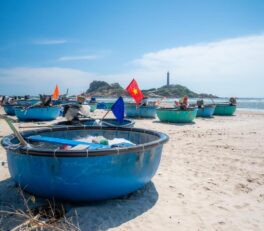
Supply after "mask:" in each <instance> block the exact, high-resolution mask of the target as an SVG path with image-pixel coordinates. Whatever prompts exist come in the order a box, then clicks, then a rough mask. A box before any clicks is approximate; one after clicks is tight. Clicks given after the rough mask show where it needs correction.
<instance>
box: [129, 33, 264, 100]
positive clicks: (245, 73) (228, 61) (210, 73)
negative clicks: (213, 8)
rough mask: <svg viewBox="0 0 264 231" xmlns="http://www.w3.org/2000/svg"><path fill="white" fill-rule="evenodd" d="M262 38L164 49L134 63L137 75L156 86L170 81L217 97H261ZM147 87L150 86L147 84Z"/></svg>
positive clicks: (262, 36) (263, 44)
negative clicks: (166, 79) (168, 76)
mask: <svg viewBox="0 0 264 231" xmlns="http://www.w3.org/2000/svg"><path fill="white" fill-rule="evenodd" d="M263 60H264V35H263V34H262V35H257V36H249V37H240V38H234V39H226V40H223V41H218V42H212V43H207V44H197V45H191V46H185V47H177V48H171V49H164V50H161V51H157V52H151V53H147V54H144V55H143V56H142V57H141V58H139V59H137V60H135V61H134V62H133V63H134V65H136V67H137V71H136V73H137V74H136V75H137V76H139V78H141V76H142V77H143V78H144V82H147V81H148V79H149V80H150V79H151V84H155V85H156V86H159V85H162V84H164V83H165V76H166V72H167V71H168V70H169V71H170V73H171V82H172V83H180V84H183V85H186V86H188V87H189V88H191V89H193V90H196V91H198V92H209V93H213V94H216V95H220V96H225V95H226V96H230V95H237V96H256V97H257V96H262V97H263V96H264V93H263V90H262V86H263V85H264V79H263V77H264V65H263ZM148 85H149V84H148Z"/></svg>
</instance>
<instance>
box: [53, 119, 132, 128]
mask: <svg viewBox="0 0 264 231" xmlns="http://www.w3.org/2000/svg"><path fill="white" fill-rule="evenodd" d="M98 123H99V124H98ZM81 124H82V125H86V126H99V125H100V126H106V127H125V128H132V127H134V124H135V121H133V120H130V119H124V120H123V122H122V123H119V122H118V121H117V120H116V119H103V120H101V121H99V120H95V119H81V120H79V121H78V123H77V124H75V126H76V125H81ZM55 125H67V126H69V125H74V124H72V122H70V121H62V122H59V123H57V124H55Z"/></svg>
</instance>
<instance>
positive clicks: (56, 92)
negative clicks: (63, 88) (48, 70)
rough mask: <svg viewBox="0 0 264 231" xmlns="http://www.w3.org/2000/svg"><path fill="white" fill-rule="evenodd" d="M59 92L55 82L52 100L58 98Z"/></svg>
mask: <svg viewBox="0 0 264 231" xmlns="http://www.w3.org/2000/svg"><path fill="white" fill-rule="evenodd" d="M59 94H60V92H59V88H58V85H57V84H56V88H55V90H54V92H53V96H52V99H53V100H56V99H57V98H58V96H59Z"/></svg>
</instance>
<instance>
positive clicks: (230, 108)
mask: <svg viewBox="0 0 264 231" xmlns="http://www.w3.org/2000/svg"><path fill="white" fill-rule="evenodd" d="M235 111H236V105H230V104H229V103H221V104H216V107H215V111H214V115H222V116H231V115H233V114H234V113H235Z"/></svg>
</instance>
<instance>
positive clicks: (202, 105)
mask: <svg viewBox="0 0 264 231" xmlns="http://www.w3.org/2000/svg"><path fill="white" fill-rule="evenodd" d="M197 106H198V108H204V101H203V100H202V99H201V100H197Z"/></svg>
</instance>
